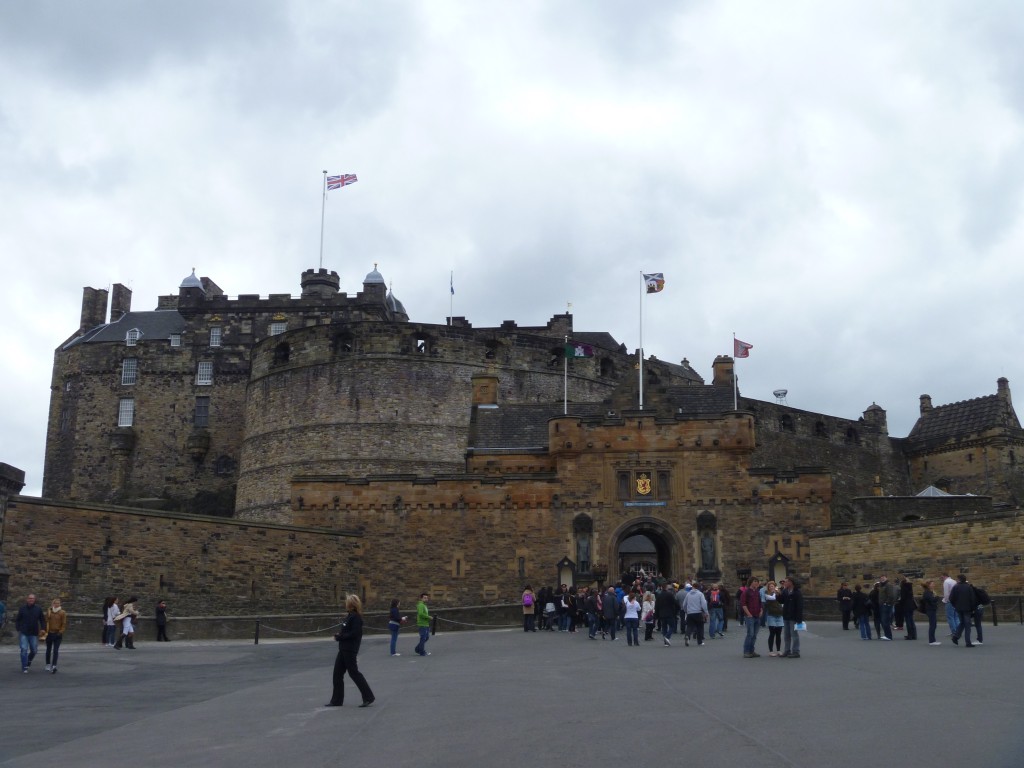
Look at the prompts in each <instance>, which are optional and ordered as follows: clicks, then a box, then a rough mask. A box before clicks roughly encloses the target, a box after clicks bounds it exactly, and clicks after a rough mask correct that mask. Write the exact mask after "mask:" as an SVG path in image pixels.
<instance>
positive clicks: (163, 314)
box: [63, 309, 186, 349]
mask: <svg viewBox="0 0 1024 768" xmlns="http://www.w3.org/2000/svg"><path fill="white" fill-rule="evenodd" d="M185 327H186V323H185V318H183V317H182V316H181V315H180V314H178V311H177V310H176V309H156V310H153V311H151V312H126V313H125V314H124V315H122V316H121V319H120V320H117V321H116V322H113V323H107V324H106V325H99V326H97V327H95V328H93V329H91V330H89V331H86V332H85V333H84V334H83V335H81V336H79V337H78V338H76V339H72V340H71V341H69V342H68V343H67V344H65V345H64V347H63V349H69V348H71V347H75V346H78V345H79V344H99V343H104V342H106V343H109V342H122V343H123V342H124V340H125V336H126V335H127V333H128V331H130V330H132V329H133V328H134V329H137V330H138V331H139V342H140V343H142V342H146V341H166V340H167V339H168V338H169V337H170V335H171V334H172V333H182V332H183V331H184V330H185Z"/></svg>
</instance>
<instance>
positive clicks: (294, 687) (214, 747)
mask: <svg viewBox="0 0 1024 768" xmlns="http://www.w3.org/2000/svg"><path fill="white" fill-rule="evenodd" d="M939 628H940V631H941V630H942V629H943V628H944V624H940V625H939ZM738 629H739V628H738V627H737V626H736V625H734V624H730V630H731V631H730V632H729V634H728V635H727V636H726V637H727V639H725V640H714V641H710V642H708V644H707V645H706V646H705V647H703V648H697V647H695V646H693V645H691V647H689V648H685V647H683V645H682V638H681V637H678V636H677V638H676V639H674V642H673V647H671V648H665V647H664V646H663V645H662V643H661V640H660V639H657V638H656V639H655V640H654V641H653V642H649V643H644V642H643V641H642V640H641V645H640V647H639V648H630V647H628V646H627V645H626V642H625V637H624V635H620V637H619V639H618V640H617V641H616V642H615V643H611V642H607V641H605V642H601V641H600V640H598V641H591V640H588V639H587V637H586V635H585V634H576V635H568V634H559V633H554V632H537V633H536V634H530V635H524V633H523V632H522V631H488V632H476V633H444V634H440V635H438V636H437V637H433V638H431V640H430V643H429V645H428V648H429V650H430V651H431V652H432V655H431V656H430V657H429V658H420V657H418V656H416V655H414V654H413V653H412V646H413V644H414V642H415V640H414V636H413V634H412V633H411V632H409V633H403V635H402V637H401V639H400V641H399V646H400V647H399V650H400V651H401V652H402V656H401V657H400V658H390V657H389V656H388V655H387V645H386V642H387V641H386V638H384V637H381V636H374V637H368V638H366V639H364V642H363V648H362V653H360V656H359V658H360V667H361V668H362V669H363V671H364V672H365V674H366V677H367V679H368V680H369V682H370V684H371V686H372V687H373V690H374V693H375V694H376V697H377V703H376V704H375V705H374V706H373V707H371V708H369V709H360V708H358V707H357V706H356V705H358V704H359V695H358V692H357V691H356V690H355V686H354V685H352V684H351V683H349V684H348V685H347V686H346V700H345V706H344V707H342V708H340V709H325V708H324V707H323V706H322V705H323V704H324V703H325V702H326V701H327V700H328V698H329V697H330V673H331V666H332V663H333V660H334V655H335V651H336V648H337V645H336V643H334V642H333V641H331V640H330V639H329V638H324V639H318V640H312V641H310V640H304V641H288V642H282V641H273V640H264V641H262V642H261V643H260V645H259V646H255V645H253V644H252V643H251V642H242V641H203V642H188V641H174V642H171V643H161V644H157V643H155V642H152V641H150V640H147V639H142V640H141V641H140V642H139V643H138V650H136V651H134V652H132V651H128V650H123V651H115V650H112V649H107V648H103V647H101V646H100V645H99V644H98V643H97V644H96V645H66V646H64V647H63V648H62V649H61V665H60V672H59V673H58V674H57V675H50V674H47V673H46V672H45V671H44V670H43V665H44V659H43V654H42V653H40V655H39V656H38V657H37V658H36V660H35V662H34V663H33V665H32V671H31V672H30V673H29V674H27V675H23V674H22V673H21V668H20V664H19V661H18V657H17V649H16V647H14V646H13V644H12V643H11V642H10V640H5V641H4V644H3V645H0V686H2V688H0V695H2V697H3V707H2V710H0V713H2V716H0V766H30V767H31V768H39V766H45V765H55V766H68V767H69V768H70V767H72V766H74V767H76V768H77V767H79V766H104V768H109V767H110V766H119V765H129V766H136V765H137V766H146V767H147V768H149V767H154V768H156V767H159V766H246V767H247V768H251V767H252V766H300V765H301V766H331V767H332V768H336V767H337V766H387V767H389V768H391V767H393V766H485V767H486V768H493V767H494V766H517V768H518V767H519V766H524V765H534V764H538V761H540V760H542V761H543V764H544V765H551V766H584V765H585V766H592V765H638V766H670V765H683V764H685V765H687V766H716V767H723V766H743V767H744V768H747V766H751V765H777V766H808V768H810V767H813V768H821V767H822V766H826V767H827V768H842V767H843V766H856V768H862V767H863V766H879V765H893V764H896V765H901V766H910V767H911V768H913V766H945V765H955V764H960V763H964V764H967V765H972V766H978V767H979V768H1003V767H1004V766H1005V767H1006V768H1009V767H1010V766H1021V765H1024V696H1022V695H1021V686H1022V682H1024V653H1022V652H1021V651H1022V649H1024V628H1022V627H1020V626H1018V625H1016V624H1006V625H1001V626H999V627H994V628H993V627H990V626H986V627H985V645H984V646H982V647H979V648H974V649H966V648H964V647H963V646H962V645H961V646H960V647H955V646H954V645H953V644H952V643H951V642H950V641H949V638H948V637H946V636H945V635H943V636H942V638H941V639H942V641H943V645H942V646H940V647H929V646H928V645H927V643H926V642H925V641H924V640H918V641H916V642H906V641H904V640H902V639H896V640H894V641H892V642H882V641H878V640H873V641H871V642H866V641H862V640H860V639H858V637H857V635H856V633H855V632H854V631H852V630H851V631H849V632H843V630H842V629H841V628H840V626H839V625H838V624H825V623H819V624H812V625H811V628H810V632H809V633H807V634H806V636H805V637H804V638H803V644H802V648H801V650H802V653H803V657H802V658H801V659H799V660H789V659H776V658H770V657H769V656H768V655H767V633H766V632H763V631H762V633H761V635H760V636H759V637H758V651H759V652H760V653H761V654H762V655H761V658H759V659H744V658H742V656H741V651H742V649H741V637H740V633H739V631H738Z"/></svg>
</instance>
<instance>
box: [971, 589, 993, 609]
mask: <svg viewBox="0 0 1024 768" xmlns="http://www.w3.org/2000/svg"><path fill="white" fill-rule="evenodd" d="M974 596H975V597H976V598H977V599H978V605H988V604H989V603H991V602H992V598H991V597H989V596H988V592H986V591H985V590H984V589H982V588H981V587H975V588H974Z"/></svg>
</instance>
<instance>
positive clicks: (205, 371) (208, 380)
mask: <svg viewBox="0 0 1024 768" xmlns="http://www.w3.org/2000/svg"><path fill="white" fill-rule="evenodd" d="M196 384H198V385H199V386H209V385H210V384H213V362H212V361H210V360H203V361H201V362H200V363H199V365H198V366H197V367H196Z"/></svg>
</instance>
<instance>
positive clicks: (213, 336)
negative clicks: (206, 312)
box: [210, 325, 220, 347]
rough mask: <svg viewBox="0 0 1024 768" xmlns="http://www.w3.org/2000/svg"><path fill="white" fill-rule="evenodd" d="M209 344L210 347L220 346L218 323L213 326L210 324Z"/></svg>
mask: <svg viewBox="0 0 1024 768" xmlns="http://www.w3.org/2000/svg"><path fill="white" fill-rule="evenodd" d="M210 346H211V347H219V346H220V326H219V325H214V326H212V327H211V328H210Z"/></svg>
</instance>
